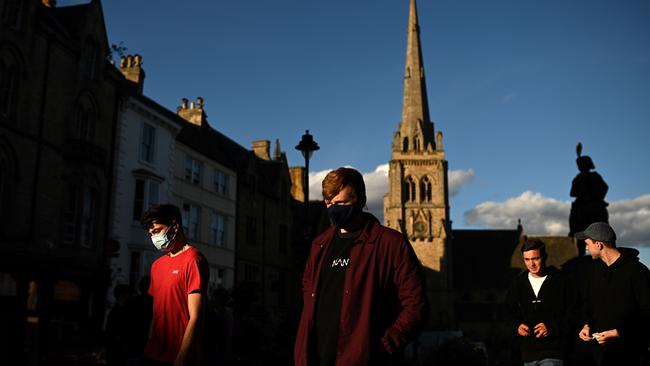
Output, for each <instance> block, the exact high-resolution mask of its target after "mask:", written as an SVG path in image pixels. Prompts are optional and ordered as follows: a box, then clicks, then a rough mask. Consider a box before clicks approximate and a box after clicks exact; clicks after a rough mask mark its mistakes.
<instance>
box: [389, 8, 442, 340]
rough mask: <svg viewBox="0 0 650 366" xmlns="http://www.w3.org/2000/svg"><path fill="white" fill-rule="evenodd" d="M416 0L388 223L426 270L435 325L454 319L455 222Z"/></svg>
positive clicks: (394, 149) (411, 16)
mask: <svg viewBox="0 0 650 366" xmlns="http://www.w3.org/2000/svg"><path fill="white" fill-rule="evenodd" d="M419 33H420V30H419V25H418V17H417V8H416V3H415V0H411V1H410V10H409V20H408V41H407V48H406V67H405V71H404V99H403V107H402V119H401V121H400V122H399V125H398V128H397V131H396V132H395V135H394V138H393V145H392V153H391V160H390V164H389V173H388V179H389V191H388V193H387V194H386V195H385V196H384V220H385V224H386V226H388V227H391V228H393V229H396V230H399V231H401V232H402V233H404V234H405V235H406V236H407V237H408V239H409V241H410V242H411V244H412V245H413V248H414V249H415V252H416V254H417V256H418V258H419V259H420V262H421V263H422V265H423V267H424V269H425V272H426V284H427V296H428V298H429V303H430V310H431V316H430V319H431V324H430V325H431V327H433V328H442V329H444V328H447V327H448V326H449V322H450V321H451V319H453V311H452V309H453V299H452V297H451V278H450V263H451V258H450V257H451V256H450V242H451V221H450V220H449V193H448V184H447V160H446V158H445V151H444V150H443V146H442V132H440V131H437V132H436V131H435V129H434V125H433V122H432V121H431V120H430V117H429V106H428V101H427V88H426V81H425V74H424V64H423V62H422V49H421V46H420V34H419Z"/></svg>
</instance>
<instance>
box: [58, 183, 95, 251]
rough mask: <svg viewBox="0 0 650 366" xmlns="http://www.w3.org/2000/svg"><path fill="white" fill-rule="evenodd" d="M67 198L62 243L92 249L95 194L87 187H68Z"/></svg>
mask: <svg viewBox="0 0 650 366" xmlns="http://www.w3.org/2000/svg"><path fill="white" fill-rule="evenodd" d="M67 196H68V197H67V200H66V201H67V202H66V208H65V213H64V218H65V224H64V232H63V242H64V243H65V244H69V245H70V244H78V245H80V246H82V247H86V248H90V247H93V246H94V245H93V243H94V239H95V238H94V236H95V205H96V192H95V191H94V190H93V189H92V188H90V187H87V186H83V187H79V186H70V187H69V188H68V195H67Z"/></svg>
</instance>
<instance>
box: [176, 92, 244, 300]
mask: <svg viewBox="0 0 650 366" xmlns="http://www.w3.org/2000/svg"><path fill="white" fill-rule="evenodd" d="M203 107H204V101H203V99H202V98H200V97H199V98H197V100H196V102H189V103H188V100H187V99H183V101H182V104H181V106H180V107H178V109H177V111H176V113H177V115H178V116H179V117H180V118H179V119H181V120H183V122H184V123H183V125H182V127H183V128H182V130H181V132H180V133H179V134H178V136H177V138H176V147H175V152H174V154H175V156H174V167H173V173H172V175H173V177H174V190H173V194H172V199H171V202H172V203H174V204H175V205H177V206H178V207H179V208H180V209H181V214H182V215H183V229H184V231H185V236H186V237H187V240H188V241H189V242H190V243H192V245H194V246H196V247H197V248H198V249H199V250H200V251H201V252H202V253H203V254H204V255H205V257H206V259H207V260H208V263H209V265H210V289H211V290H212V289H215V288H218V287H223V288H227V289H230V288H232V287H233V285H234V280H235V251H236V226H237V221H236V214H237V195H238V188H237V184H238V182H239V176H238V175H237V171H236V170H237V161H238V159H239V158H238V156H237V155H236V154H235V155H233V154H231V153H228V151H227V145H228V144H229V143H230V144H232V142H231V141H230V140H229V139H228V138H227V137H225V136H224V135H222V134H221V133H219V132H218V131H216V130H214V129H213V128H211V127H210V125H209V124H208V120H207V115H206V114H205V111H204V109H203Z"/></svg>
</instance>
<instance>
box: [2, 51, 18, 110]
mask: <svg viewBox="0 0 650 366" xmlns="http://www.w3.org/2000/svg"><path fill="white" fill-rule="evenodd" d="M16 74H17V72H16V69H15V67H12V66H9V65H6V64H5V62H3V61H2V60H0V117H5V118H9V117H11V116H12V114H13V109H14V104H15V102H16V99H17V98H16V93H17V88H16Z"/></svg>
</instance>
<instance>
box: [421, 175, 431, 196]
mask: <svg viewBox="0 0 650 366" xmlns="http://www.w3.org/2000/svg"><path fill="white" fill-rule="evenodd" d="M420 201H422V202H431V180H430V179H429V177H426V176H425V177H424V178H422V181H420Z"/></svg>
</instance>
